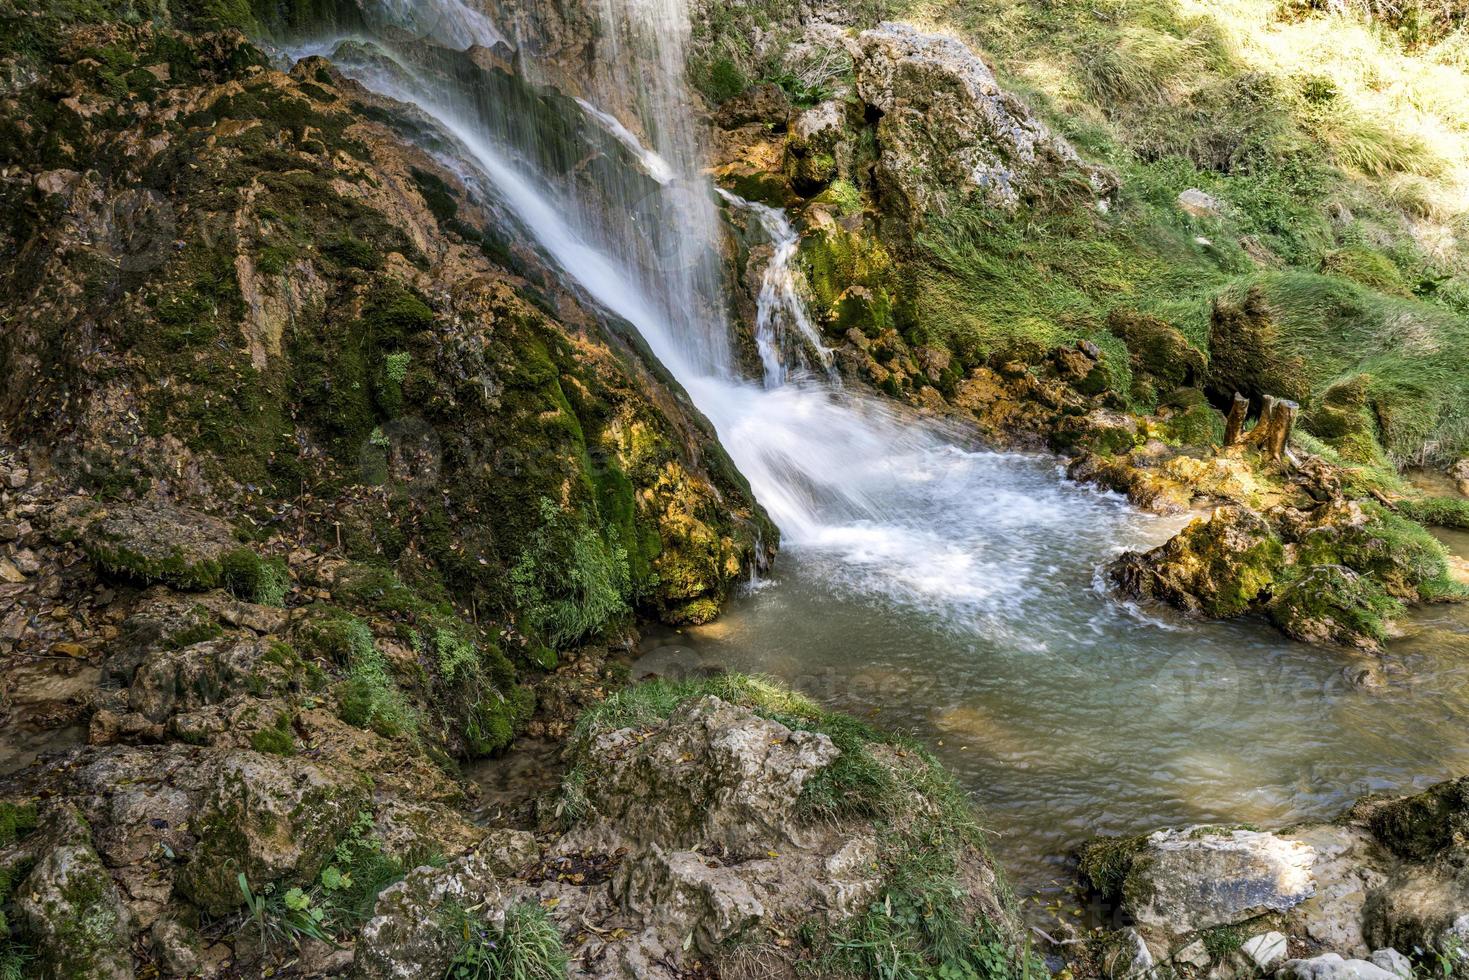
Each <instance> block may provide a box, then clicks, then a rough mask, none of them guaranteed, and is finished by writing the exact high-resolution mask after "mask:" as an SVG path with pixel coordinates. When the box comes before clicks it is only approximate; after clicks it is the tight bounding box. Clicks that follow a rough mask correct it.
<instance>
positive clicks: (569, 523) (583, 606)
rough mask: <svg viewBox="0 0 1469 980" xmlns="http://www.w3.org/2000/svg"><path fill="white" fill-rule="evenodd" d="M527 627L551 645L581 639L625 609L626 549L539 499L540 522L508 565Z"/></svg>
mask: <svg viewBox="0 0 1469 980" xmlns="http://www.w3.org/2000/svg"><path fill="white" fill-rule="evenodd" d="M510 580H511V582H512V583H513V587H514V591H515V598H516V602H517V603H518V605H519V606H520V608H521V609H522V610H524V612H525V617H526V623H527V626H528V627H529V628H530V629H532V630H534V631H536V632H538V633H540V634H541V635H542V636H544V637H545V638H546V641H547V642H548V643H550V644H551V645H552V646H554V647H564V646H568V645H571V644H574V643H576V642H578V641H581V640H585V639H587V638H589V637H591V636H593V635H594V634H596V633H597V632H599V631H600V630H602V629H603V628H605V627H606V626H608V625H609V624H610V623H611V622H613V621H614V620H616V619H617V618H619V617H623V616H625V615H627V613H628V612H629V611H630V610H629V606H628V600H629V599H630V598H631V587H632V583H631V579H630V576H629V572H628V559H627V551H626V549H625V548H623V547H622V545H621V544H620V543H618V542H617V541H616V540H615V539H614V540H608V537H607V536H604V535H603V534H599V533H598V532H597V531H596V530H595V529H593V528H592V527H589V526H586V525H582V526H578V525H577V522H576V520H575V518H574V517H573V516H572V515H568V514H566V513H564V512H563V511H562V510H561V509H560V508H559V507H557V506H556V504H555V503H554V502H552V501H551V500H549V499H546V498H542V500H541V506H540V526H539V527H538V528H536V530H535V531H534V532H532V534H531V538H530V542H529V544H528V546H527V548H526V550H525V551H524V552H522V553H521V556H520V560H519V561H518V562H516V564H515V567H514V568H513V569H511V572H510Z"/></svg>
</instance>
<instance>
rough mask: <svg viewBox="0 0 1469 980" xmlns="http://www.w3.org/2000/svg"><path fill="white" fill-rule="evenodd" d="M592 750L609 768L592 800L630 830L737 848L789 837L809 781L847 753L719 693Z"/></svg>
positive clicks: (593, 782) (628, 833) (652, 837)
mask: <svg viewBox="0 0 1469 980" xmlns="http://www.w3.org/2000/svg"><path fill="white" fill-rule="evenodd" d="M588 751H589V753H590V754H591V756H592V757H593V758H595V759H596V760H598V762H599V769H600V771H598V772H596V773H595V774H594V776H593V777H592V778H591V779H590V780H589V781H588V784H587V788H586V793H587V798H588V800H589V801H590V803H591V804H592V806H593V807H594V808H595V810H596V811H597V814H598V817H599V818H600V820H602V821H603V822H606V823H613V824H615V825H616V830H617V833H618V835H619V836H620V837H622V838H623V839H626V840H631V841H633V842H636V843H639V844H646V843H648V842H651V841H657V842H658V843H659V844H660V845H661V846H663V847H667V848H685V847H692V846H694V845H696V844H699V843H701V842H703V841H708V840H716V841H719V842H721V843H722V844H723V845H724V846H725V847H726V848H729V849H730V850H732V851H736V852H739V851H742V850H751V849H753V850H756V851H762V852H763V851H764V850H766V849H767V848H768V847H769V846H770V845H771V844H772V843H773V842H778V841H784V840H786V839H787V835H788V833H789V830H790V827H791V825H792V823H793V820H792V815H793V809H794V807H795V804H796V800H797V798H798V797H799V796H800V794H801V787H802V786H803V785H805V782H806V780H807V779H808V778H810V777H811V776H812V775H813V774H814V773H816V772H817V771H819V770H820V769H822V768H824V767H825V766H827V765H828V764H829V763H831V762H832V761H833V760H834V759H835V758H836V757H837V756H838V755H839V754H840V753H839V750H838V749H837V748H836V746H834V745H833V744H832V743H831V739H829V738H828V737H827V736H825V735H820V734H815V733H812V732H799V731H791V730H790V729H788V728H786V727H785V726H784V725H781V724H778V723H776V722H773V721H766V720H765V719H763V718H759V717H757V716H755V715H754V714H752V713H750V712H749V711H746V710H745V709H742V708H738V707H736V706H734V705H731V704H728V703H726V702H724V701H721V700H719V699H718V698H715V697H704V698H700V699H698V700H696V701H691V702H688V703H686V704H684V705H682V706H680V707H679V709H678V710H677V711H676V712H675V713H674V714H673V716H672V717H671V718H670V719H669V720H668V722H667V723H666V724H665V725H664V726H663V727H661V728H660V729H658V730H657V731H655V732H653V733H652V734H651V735H649V736H647V737H645V738H644V737H642V733H639V732H636V731H634V730H631V729H623V730H620V731H615V732H610V733H608V734H606V735H603V736H602V737H600V738H599V739H597V740H596V742H595V743H594V744H593V745H591V746H590V747H589V748H588Z"/></svg>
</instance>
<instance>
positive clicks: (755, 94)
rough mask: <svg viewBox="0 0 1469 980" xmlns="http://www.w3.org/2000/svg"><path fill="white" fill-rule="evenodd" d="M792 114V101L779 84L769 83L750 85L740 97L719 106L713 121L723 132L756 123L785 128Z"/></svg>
mask: <svg viewBox="0 0 1469 980" xmlns="http://www.w3.org/2000/svg"><path fill="white" fill-rule="evenodd" d="M790 113H791V101H790V99H789V98H787V97H786V94H785V90H783V89H782V88H781V87H780V86H779V85H776V84H774V83H770V82H766V83H763V84H760V85H751V86H750V87H749V88H747V89H745V90H744V91H743V92H741V93H740V94H739V95H737V96H735V97H734V98H732V99H729V100H728V101H726V102H723V103H721V104H720V106H719V111H718V112H717V113H716V114H715V117H714V121H715V122H716V123H717V124H718V125H719V127H720V128H721V129H738V128H739V127H741V126H748V125H751V124H753V123H767V124H770V123H773V124H778V125H781V126H784V125H785V124H786V118H787V117H788V116H789V115H790Z"/></svg>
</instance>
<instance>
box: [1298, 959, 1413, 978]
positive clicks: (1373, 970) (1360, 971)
mask: <svg viewBox="0 0 1469 980" xmlns="http://www.w3.org/2000/svg"><path fill="white" fill-rule="evenodd" d="M1275 980H1395V977H1394V975H1393V974H1391V973H1389V972H1387V971H1386V970H1384V969H1382V968H1381V967H1380V966H1376V965H1374V964H1372V963H1369V962H1367V961H1366V960H1344V959H1342V958H1341V957H1340V956H1338V955H1337V954H1336V953H1322V954H1321V955H1320V956H1316V957H1312V958H1311V959H1309V960H1287V961H1286V962H1285V964H1284V965H1283V966H1281V968H1280V969H1279V970H1277V971H1276V973H1275Z"/></svg>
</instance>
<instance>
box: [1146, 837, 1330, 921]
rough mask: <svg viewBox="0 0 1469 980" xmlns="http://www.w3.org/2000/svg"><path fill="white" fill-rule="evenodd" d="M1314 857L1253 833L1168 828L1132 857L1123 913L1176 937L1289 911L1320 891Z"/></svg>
mask: <svg viewBox="0 0 1469 980" xmlns="http://www.w3.org/2000/svg"><path fill="white" fill-rule="evenodd" d="M1315 857H1316V854H1315V851H1314V850H1312V848H1311V847H1310V846H1309V845H1306V844H1303V843H1301V842H1299V841H1294V840H1289V839H1286V838H1283V837H1277V836H1276V835H1274V834H1266V833H1258V832H1255V831H1250V830H1234V831H1228V832H1212V831H1209V830H1206V829H1205V830H1167V831H1159V832H1157V833H1154V834H1152V835H1151V836H1149V837H1148V838H1147V840H1146V841H1145V842H1143V844H1142V846H1141V848H1140V849H1139V850H1138V851H1137V852H1136V853H1135V854H1134V855H1133V856H1132V859H1131V863H1130V866H1129V867H1128V870H1127V873H1126V877H1125V878H1124V880H1123V883H1122V904H1123V908H1124V909H1125V910H1126V911H1127V912H1128V914H1130V915H1131V916H1133V917H1134V918H1135V919H1136V920H1137V922H1138V923H1139V924H1140V925H1143V926H1147V927H1150V928H1155V929H1159V930H1162V931H1164V932H1166V933H1172V934H1174V935H1183V934H1185V933H1190V932H1195V931H1198V930H1201V929H1211V928H1215V927H1217V926H1227V925H1233V924H1235V923H1239V922H1244V921H1246V920H1248V919H1252V918H1254V917H1256V916H1258V915H1262V914H1265V913H1267V912H1284V911H1286V910H1288V909H1291V908H1294V907H1295V906H1297V905H1299V904H1301V903H1302V902H1304V901H1305V900H1306V899H1308V898H1310V897H1311V896H1312V895H1313V894H1314V893H1315V887H1316V886H1315V882H1314V880H1313V879H1312V877H1311V865H1312V863H1313V862H1314V861H1315Z"/></svg>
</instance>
